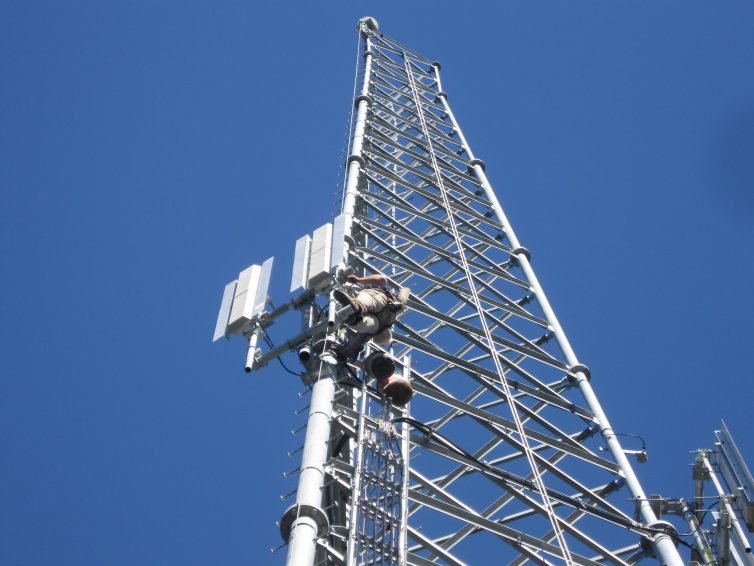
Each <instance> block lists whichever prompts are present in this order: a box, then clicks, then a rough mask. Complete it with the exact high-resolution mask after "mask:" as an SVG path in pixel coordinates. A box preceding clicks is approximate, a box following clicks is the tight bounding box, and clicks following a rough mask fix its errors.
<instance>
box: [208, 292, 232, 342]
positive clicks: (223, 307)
mask: <svg viewBox="0 0 754 566" xmlns="http://www.w3.org/2000/svg"><path fill="white" fill-rule="evenodd" d="M237 284H238V281H231V282H230V283H228V284H227V285H226V286H225V290H224V291H223V300H222V302H221V303H220V312H219V313H217V324H215V335H214V337H213V338H212V341H213V342H217V341H218V340H219V339H220V338H222V337H223V336H225V329H226V328H228V319H229V318H230V306H231V305H232V304H233V296H234V295H235V293H236V285H237Z"/></svg>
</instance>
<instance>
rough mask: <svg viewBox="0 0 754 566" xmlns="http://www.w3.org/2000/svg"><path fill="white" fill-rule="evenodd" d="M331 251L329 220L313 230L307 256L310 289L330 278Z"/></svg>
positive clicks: (330, 226) (330, 225)
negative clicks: (309, 252) (309, 251)
mask: <svg viewBox="0 0 754 566" xmlns="http://www.w3.org/2000/svg"><path fill="white" fill-rule="evenodd" d="M331 253H332V224H330V223H329V222H328V223H327V224H325V225H324V226H320V227H319V228H317V229H316V230H315V231H314V236H313V238H312V245H311V254H310V256H309V284H308V287H309V288H310V289H316V288H317V287H319V286H320V285H322V283H326V282H327V281H328V280H329V279H330V257H331Z"/></svg>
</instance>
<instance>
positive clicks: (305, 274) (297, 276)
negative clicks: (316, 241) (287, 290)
mask: <svg viewBox="0 0 754 566" xmlns="http://www.w3.org/2000/svg"><path fill="white" fill-rule="evenodd" d="M311 246H312V238H311V236H309V235H308V234H307V235H306V236H301V237H300V238H299V239H298V240H296V253H295V255H294V256H293V275H292V276H291V293H295V292H296V291H298V290H299V289H305V288H306V286H307V283H308V281H309V250H310V249H311Z"/></svg>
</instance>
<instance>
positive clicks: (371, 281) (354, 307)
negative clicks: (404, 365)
mask: <svg viewBox="0 0 754 566" xmlns="http://www.w3.org/2000/svg"><path fill="white" fill-rule="evenodd" d="M342 280H343V281H344V282H347V283H351V284H352V285H359V286H361V289H360V290H359V292H358V293H357V295H356V296H355V297H351V296H350V295H349V294H348V293H346V292H345V291H343V290H341V289H336V290H335V291H333V299H335V301H337V303H338V304H339V305H340V306H341V307H350V309H351V314H350V315H349V316H348V318H346V320H345V321H344V322H345V324H346V325H348V326H349V327H350V328H351V329H352V330H354V331H355V332H356V335H355V336H354V337H353V338H352V339H351V340H350V341H349V342H348V343H347V344H346V345H345V346H340V345H335V346H333V347H332V348H331V351H330V353H331V354H332V356H334V358H335V359H336V360H337V361H339V362H343V361H345V360H346V359H347V358H348V356H350V355H351V354H353V353H354V352H357V351H359V350H360V349H361V348H362V347H363V346H364V344H365V343H366V342H367V341H368V340H370V339H373V340H374V341H375V342H376V343H377V344H387V343H388V342H390V340H391V338H392V333H391V332H390V328H391V327H392V326H393V323H394V322H395V319H396V317H397V316H398V313H399V312H401V311H402V310H403V309H404V308H405V306H406V303H407V302H408V297H409V294H410V291H409V289H408V288H407V287H401V288H400V289H398V291H397V292H396V293H393V292H391V291H390V289H389V288H388V280H387V277H385V276H384V275H379V274H375V275H365V276H364V277H359V276H356V275H352V274H349V275H342Z"/></svg>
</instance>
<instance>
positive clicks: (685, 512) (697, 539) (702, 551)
mask: <svg viewBox="0 0 754 566" xmlns="http://www.w3.org/2000/svg"><path fill="white" fill-rule="evenodd" d="M680 504H681V515H682V516H683V518H684V519H685V521H686V522H687V523H688V525H689V528H690V529H691V535H692V536H693V537H694V543H695V544H696V550H697V552H698V553H699V556H700V557H701V559H702V562H703V563H704V564H713V563H714V562H715V557H714V556H713V554H712V549H711V548H710V546H709V543H708V542H707V538H706V537H705V536H704V531H703V530H702V526H701V525H700V524H699V521H697V520H696V514H695V513H694V511H693V509H692V508H691V505H689V504H688V502H687V501H686V500H685V499H681V500H680Z"/></svg>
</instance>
